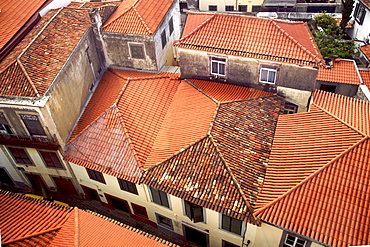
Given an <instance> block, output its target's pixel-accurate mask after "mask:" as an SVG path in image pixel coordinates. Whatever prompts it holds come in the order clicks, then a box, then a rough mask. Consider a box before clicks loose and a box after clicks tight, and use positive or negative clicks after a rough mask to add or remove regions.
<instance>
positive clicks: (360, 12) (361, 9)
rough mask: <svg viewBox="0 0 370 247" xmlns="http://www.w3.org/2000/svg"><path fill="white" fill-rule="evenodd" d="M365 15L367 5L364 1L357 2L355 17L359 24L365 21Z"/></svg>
mask: <svg viewBox="0 0 370 247" xmlns="http://www.w3.org/2000/svg"><path fill="white" fill-rule="evenodd" d="M365 15H366V9H365V6H364V5H363V4H362V3H357V5H356V8H355V13H354V18H355V20H356V21H357V22H358V24H360V25H362V24H363V23H364V19H365Z"/></svg>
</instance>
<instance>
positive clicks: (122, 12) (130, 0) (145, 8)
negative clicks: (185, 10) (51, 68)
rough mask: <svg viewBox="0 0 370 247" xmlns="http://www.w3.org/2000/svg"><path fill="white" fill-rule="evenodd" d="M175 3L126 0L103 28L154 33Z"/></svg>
mask: <svg viewBox="0 0 370 247" xmlns="http://www.w3.org/2000/svg"><path fill="white" fill-rule="evenodd" d="M173 3H174V1H172V0H152V1H146V0H125V1H123V2H122V3H121V5H120V6H119V7H118V8H117V10H116V11H115V12H114V13H113V14H112V16H111V17H110V18H109V19H108V21H107V22H106V23H105V24H104V26H103V30H104V32H111V33H129V34H143V35H153V34H154V33H155V31H156V30H157V28H158V26H159V25H160V23H161V22H162V19H163V18H164V16H165V15H166V13H167V11H168V10H169V9H170V7H171V6H172V4H173ZM157 6H161V7H160V8H158V7H157Z"/></svg>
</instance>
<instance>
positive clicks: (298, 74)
mask: <svg viewBox="0 0 370 247" xmlns="http://www.w3.org/2000/svg"><path fill="white" fill-rule="evenodd" d="M179 55H180V68H181V77H182V78H189V79H191V78H195V79H202V80H219V81H222V82H227V83H232V84H236V85H242V86H248V87H253V88H257V89H260V90H264V91H270V92H277V88H279V87H284V88H292V89H296V90H302V91H309V92H311V91H313V90H314V88H315V85H316V76H317V73H318V70H317V69H314V68H311V67H303V66H297V65H293V64H287V63H275V62H270V61H267V60H257V59H250V58H244V57H236V56H227V62H226V78H225V79H215V78H213V76H212V75H211V72H210V60H209V56H210V55H212V54H207V53H206V52H199V51H193V50H186V49H179ZM216 55H217V54H216ZM262 65H272V66H276V67H277V68H278V69H277V77H276V83H275V84H268V83H261V82H259V76H260V69H261V66H262ZM295 94H297V93H296V92H295ZM292 97H293V96H292ZM294 98H296V96H294Z"/></svg>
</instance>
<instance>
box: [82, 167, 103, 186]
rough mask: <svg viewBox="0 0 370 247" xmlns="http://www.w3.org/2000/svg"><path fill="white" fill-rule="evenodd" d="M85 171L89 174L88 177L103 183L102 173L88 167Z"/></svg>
mask: <svg viewBox="0 0 370 247" xmlns="http://www.w3.org/2000/svg"><path fill="white" fill-rule="evenodd" d="M86 171H87V174H88V175H89V178H90V179H92V180H95V181H98V182H100V183H103V184H105V180H104V177H103V173H101V172H98V171H95V170H91V169H89V168H86Z"/></svg>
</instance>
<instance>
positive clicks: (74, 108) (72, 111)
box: [41, 30, 102, 148]
mask: <svg viewBox="0 0 370 247" xmlns="http://www.w3.org/2000/svg"><path fill="white" fill-rule="evenodd" d="M89 57H90V61H91V63H92V64H90V62H89ZM101 71H102V64H101V60H100V59H99V56H98V55H97V52H96V46H95V42H94V38H93V37H92V32H91V30H89V31H88V32H87V34H85V36H84V37H83V38H82V40H81V42H80V44H79V45H78V46H77V48H76V49H75V51H74V52H73V53H72V54H71V56H70V58H69V60H68V61H67V63H66V64H65V66H64V68H63V69H62V70H61V71H60V73H59V75H58V76H57V78H56V79H55V80H54V83H53V84H52V86H51V87H50V88H49V90H48V92H47V95H48V96H50V99H49V100H48V102H47V104H46V107H45V108H43V109H41V110H42V111H43V115H47V113H49V114H50V116H51V118H52V119H53V121H54V123H55V126H56V128H57V132H58V133H59V135H60V137H61V140H62V141H63V142H65V141H66V140H67V138H68V136H69V134H70V132H71V130H72V128H73V126H74V125H75V122H76V120H77V118H78V117H79V115H80V113H81V111H82V110H83V108H84V106H85V103H86V100H87V98H88V96H89V94H90V90H91V87H92V86H93V84H94V83H95V81H96V80H97V79H98V77H99V74H100V72H101ZM45 118H46V117H45ZM61 145H62V148H63V145H64V143H61Z"/></svg>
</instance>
